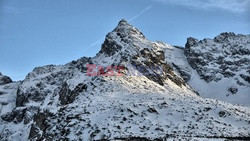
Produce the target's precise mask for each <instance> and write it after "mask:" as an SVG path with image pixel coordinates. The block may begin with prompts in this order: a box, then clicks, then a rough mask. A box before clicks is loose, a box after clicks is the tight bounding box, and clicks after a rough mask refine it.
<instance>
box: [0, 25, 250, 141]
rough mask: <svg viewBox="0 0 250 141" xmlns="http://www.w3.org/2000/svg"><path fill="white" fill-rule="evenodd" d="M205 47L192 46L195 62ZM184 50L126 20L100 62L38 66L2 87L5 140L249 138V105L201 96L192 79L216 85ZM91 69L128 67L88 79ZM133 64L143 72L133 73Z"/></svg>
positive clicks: (0, 135)
mask: <svg viewBox="0 0 250 141" xmlns="http://www.w3.org/2000/svg"><path fill="white" fill-rule="evenodd" d="M222 39H224V38H222ZM218 40H221V39H219V38H218ZM199 42H200V41H197V40H196V39H192V40H190V41H189V43H187V44H189V47H188V48H189V50H187V51H186V55H190V56H188V57H190V58H191V57H192V54H190V53H192V52H196V51H193V50H194V49H193V48H194V46H195V47H196V45H197V44H199ZM218 44H219V43H218ZM197 49H198V50H199V51H200V49H199V45H197ZM199 51H198V52H199ZM184 52H185V51H184V49H183V48H180V47H173V46H171V45H168V44H165V43H162V42H151V41H149V40H147V39H146V38H145V36H144V35H143V34H142V33H141V32H140V31H139V30H138V29H136V28H134V27H133V26H132V25H130V24H129V23H127V22H126V21H125V20H122V21H120V22H119V24H118V26H117V27H116V28H115V29H114V30H113V31H112V32H110V33H108V35H107V36H106V38H105V41H104V43H103V45H102V49H101V51H100V52H98V53H97V55H96V56H95V57H93V58H86V57H83V58H80V59H79V60H76V61H72V62H70V63H68V64H65V65H48V66H43V67H37V68H35V69H34V70H33V71H32V72H30V73H29V74H28V75H27V76H26V78H25V79H24V80H23V81H21V82H15V83H10V84H5V85H0V91H2V92H3V94H0V96H1V98H3V99H4V100H5V101H8V103H7V105H9V106H8V107H6V106H5V105H6V103H3V102H2V99H0V100H1V102H2V105H1V106H2V107H1V112H0V115H1V119H0V140H131V139H135V140H150V139H152V140H153V139H159V140H163V139H175V138H178V139H194V138H198V139H201V138H202V139H208V138H213V139H216V138H219V139H221V138H224V139H226V138H227V139H249V136H250V134H249V133H250V128H249V126H250V108H249V107H244V106H239V105H233V104H230V103H227V102H223V101H219V100H215V99H206V98H202V97H200V96H198V95H197V93H196V92H195V91H194V90H193V89H195V90H196V87H195V85H193V84H194V83H193V82H198V83H199V84H204V85H205V84H210V83H211V82H212V81H211V82H206V81H204V80H203V79H200V77H199V73H197V72H198V71H196V70H195V69H199V68H200V65H201V64H200V63H199V62H196V64H195V66H196V67H193V66H192V65H191V66H192V67H193V68H192V67H191V66H190V65H189V63H188V61H187V59H186V57H185V54H184ZM190 58H188V59H190ZM205 62H206V60H205ZM87 64H96V65H102V66H108V65H113V66H116V65H120V66H124V68H125V69H124V71H122V72H121V73H122V74H123V75H121V76H102V75H100V76H86V72H87V68H86V65H87ZM127 64H133V65H134V66H135V67H137V66H144V67H143V68H144V69H139V70H136V72H133V73H134V74H135V75H136V76H135V75H128V73H129V70H128V69H129V67H128V66H126V65H127ZM206 64H207V63H206ZM152 66H159V67H162V72H161V75H159V73H158V72H156V71H155V70H154V69H152ZM201 71H202V70H201ZM148 74H150V75H148ZM241 74H245V75H246V76H248V75H247V74H246V73H244V72H242V71H241ZM185 81H186V82H188V83H186V82H185ZM189 84H190V85H191V86H192V87H190V86H189ZM237 88H238V87H237ZM198 90H199V89H198ZM230 91H231V92H233V93H236V94H238V92H239V89H237V90H236V89H234V88H232V89H230ZM199 92H200V91H199ZM201 94H202V93H201ZM236 94H235V95H236ZM4 100H3V101H4Z"/></svg>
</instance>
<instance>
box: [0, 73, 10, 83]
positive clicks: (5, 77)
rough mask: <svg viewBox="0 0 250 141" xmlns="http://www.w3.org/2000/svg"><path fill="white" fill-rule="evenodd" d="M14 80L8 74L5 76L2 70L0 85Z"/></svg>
mask: <svg viewBox="0 0 250 141" xmlns="http://www.w3.org/2000/svg"><path fill="white" fill-rule="evenodd" d="M11 82H12V80H11V78H10V77H8V76H5V75H3V74H2V73H1V72H0V85H4V84H8V83H11Z"/></svg>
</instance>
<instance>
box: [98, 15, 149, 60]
mask: <svg viewBox="0 0 250 141" xmlns="http://www.w3.org/2000/svg"><path fill="white" fill-rule="evenodd" d="M142 41H144V42H147V40H146V38H145V36H144V35H143V34H142V32H140V31H139V30H138V29H137V28H135V27H133V26H132V25H131V24H129V23H128V22H127V21H126V20H125V19H122V20H121V21H120V22H119V23H118V25H117V26H116V27H115V29H114V30H113V31H112V32H109V33H108V34H107V35H106V37H105V41H104V43H103V44H102V49H101V51H100V52H99V53H98V54H102V53H105V54H106V55H108V56H112V55H114V54H115V53H116V52H117V51H119V50H121V49H122V48H123V47H128V46H130V47H132V46H134V43H135V42H142Z"/></svg>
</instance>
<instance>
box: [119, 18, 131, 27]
mask: <svg viewBox="0 0 250 141" xmlns="http://www.w3.org/2000/svg"><path fill="white" fill-rule="evenodd" d="M119 25H130V24H129V23H128V22H127V20H125V19H122V20H121V21H120V22H119V23H118V26H119Z"/></svg>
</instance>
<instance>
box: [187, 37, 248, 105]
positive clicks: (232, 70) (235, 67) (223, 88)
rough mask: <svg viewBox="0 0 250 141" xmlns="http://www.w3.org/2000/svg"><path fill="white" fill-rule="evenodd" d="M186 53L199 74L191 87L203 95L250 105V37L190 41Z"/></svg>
mask: <svg viewBox="0 0 250 141" xmlns="http://www.w3.org/2000/svg"><path fill="white" fill-rule="evenodd" d="M185 54H186V56H187V60H188V62H189V64H190V65H191V67H192V68H193V69H194V70H195V71H196V72H197V74H198V75H196V74H195V75H191V76H192V77H191V79H190V81H189V84H190V85H191V86H192V87H193V88H194V89H195V90H196V91H198V92H199V93H200V95H201V96H205V97H210V98H216V99H220V100H225V101H229V102H232V103H237V104H244V105H248V106H250V102H249V101H250V35H241V34H239V35H236V34H234V33H222V34H220V35H218V36H216V37H215V38H214V39H204V40H201V41H198V40H197V39H194V38H188V41H187V44H186V49H185Z"/></svg>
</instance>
